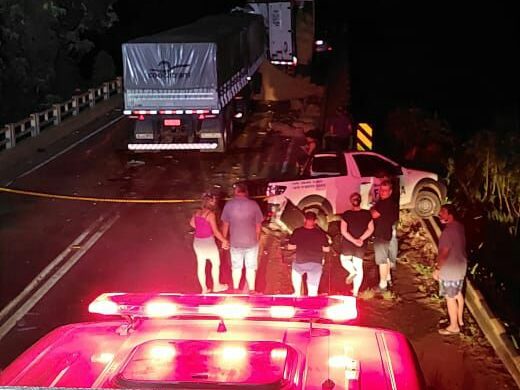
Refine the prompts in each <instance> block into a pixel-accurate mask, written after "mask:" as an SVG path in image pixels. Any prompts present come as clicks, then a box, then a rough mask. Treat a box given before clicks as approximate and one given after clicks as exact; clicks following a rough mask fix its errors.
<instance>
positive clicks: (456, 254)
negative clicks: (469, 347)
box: [433, 204, 468, 335]
mask: <svg viewBox="0 0 520 390" xmlns="http://www.w3.org/2000/svg"><path fill="white" fill-rule="evenodd" d="M455 215H456V212H455V208H454V207H453V205H451V204H446V205H443V206H442V207H441V210H440V211H439V218H440V219H441V222H442V223H444V224H445V225H446V226H445V228H444V230H443V231H442V234H441V236H440V238H439V254H438V257H437V267H436V269H435V271H434V272H433V278H434V279H436V280H438V281H439V295H440V296H445V297H446V303H447V306H448V316H449V319H450V324H449V325H448V326H447V327H446V328H443V329H439V333H440V334H442V335H451V334H458V333H460V328H461V326H463V325H464V319H463V312H464V296H463V295H462V286H463V284H464V278H465V277H466V270H467V267H468V260H467V257H466V237H465V233H464V226H463V225H462V224H461V223H460V222H459V221H457V220H456V218H455Z"/></svg>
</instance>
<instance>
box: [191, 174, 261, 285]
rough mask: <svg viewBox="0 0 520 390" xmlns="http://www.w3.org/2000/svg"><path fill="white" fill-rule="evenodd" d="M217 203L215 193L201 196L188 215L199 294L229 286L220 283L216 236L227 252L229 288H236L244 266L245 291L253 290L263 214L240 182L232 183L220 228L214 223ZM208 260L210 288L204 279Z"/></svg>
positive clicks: (215, 221)
mask: <svg viewBox="0 0 520 390" xmlns="http://www.w3.org/2000/svg"><path fill="white" fill-rule="evenodd" d="M217 203H218V199H217V196H216V195H215V194H211V193H207V194H204V195H203V197H202V205H201V208H200V209H198V210H196V211H195V213H194V214H193V216H192V217H191V221H190V225H191V226H192V227H193V228H194V229H195V231H194V239H193V249H194V251H195V255H196V257H197V278H198V281H199V284H200V287H201V292H202V294H206V293H208V292H211V291H212V292H221V291H225V290H228V289H229V286H228V285H226V284H222V283H220V252H219V250H218V247H217V243H216V240H215V238H216V239H218V240H219V241H220V242H221V243H222V248H223V249H225V250H229V252H230V256H231V277H232V281H233V290H235V291H236V290H238V288H239V284H240V279H241V278H242V271H243V268H244V266H245V270H246V275H245V276H246V283H247V287H248V290H249V292H254V291H255V281H256V270H257V268H258V244H259V240H260V232H261V227H262V221H263V215H262V212H261V210H260V207H259V206H258V204H257V203H256V202H255V201H254V200H251V199H249V197H248V190H247V186H246V185H245V184H244V183H237V184H235V185H234V193H233V198H232V199H230V200H229V201H227V202H226V204H225V206H224V209H223V210H222V215H221V220H222V230H220V229H219V224H218V223H217ZM208 260H209V262H210V263H211V277H212V279H213V281H212V282H213V283H212V285H213V288H212V289H211V290H210V288H209V287H208V283H207V280H206V262H207V261H208Z"/></svg>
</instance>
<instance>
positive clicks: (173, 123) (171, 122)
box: [163, 119, 181, 126]
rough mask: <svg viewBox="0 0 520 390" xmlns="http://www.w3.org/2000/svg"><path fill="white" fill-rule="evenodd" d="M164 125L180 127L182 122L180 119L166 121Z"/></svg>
mask: <svg viewBox="0 0 520 390" xmlns="http://www.w3.org/2000/svg"><path fill="white" fill-rule="evenodd" d="M163 123H164V126H180V125H181V120H180V119H165V120H164V122H163Z"/></svg>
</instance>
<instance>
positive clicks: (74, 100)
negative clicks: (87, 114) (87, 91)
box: [72, 95, 79, 116]
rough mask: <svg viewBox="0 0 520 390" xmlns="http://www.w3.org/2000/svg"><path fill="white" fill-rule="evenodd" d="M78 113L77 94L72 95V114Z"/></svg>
mask: <svg viewBox="0 0 520 390" xmlns="http://www.w3.org/2000/svg"><path fill="white" fill-rule="evenodd" d="M78 114H79V96H77V95H74V96H73V97H72V115H74V116H77V115H78Z"/></svg>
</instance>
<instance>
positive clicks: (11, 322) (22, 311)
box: [0, 214, 119, 340]
mask: <svg viewBox="0 0 520 390" xmlns="http://www.w3.org/2000/svg"><path fill="white" fill-rule="evenodd" d="M118 219H119V215H118V214H116V215H114V216H113V217H112V218H110V219H109V220H107V221H106V222H104V223H103V224H102V225H101V227H100V228H99V230H98V231H96V232H95V233H94V234H93V235H92V236H91V237H90V238H89V239H88V240H87V241H86V242H85V243H84V244H83V245H82V247H81V249H79V250H78V251H77V252H75V253H74V254H73V255H72V257H70V258H69V259H68V260H67V261H65V263H64V264H63V265H62V266H61V268H59V269H58V270H57V271H56V273H54V274H53V275H52V276H51V277H50V278H49V279H47V281H46V282H45V283H44V284H43V285H42V286H41V287H40V288H39V289H38V290H36V291H35V293H34V294H33V295H32V296H31V297H30V298H29V299H28V300H27V301H26V302H25V303H24V304H23V305H22V306H21V307H20V308H19V309H18V310H17V311H16V312H15V313H14V314H13V315H12V316H11V317H9V318H8V320H7V321H6V322H5V323H4V324H3V325H2V326H1V327H0V340H1V339H2V338H3V337H4V336H5V335H6V334H7V333H8V332H9V331H10V330H11V329H12V328H13V327H14V326H15V325H16V323H17V322H18V321H19V320H20V319H21V318H23V317H24V316H25V315H26V314H27V313H28V312H29V310H31V309H32V308H33V307H34V306H35V305H36V303H38V302H39V301H40V299H41V298H42V297H43V296H44V295H45V294H47V292H48V291H49V290H50V289H51V288H52V287H53V286H54V285H55V284H56V283H57V282H58V281H59V280H60V279H61V278H62V277H63V276H64V275H65V274H66V273H67V272H68V271H69V270H70V269H71V268H72V267H73V266H74V265H75V264H76V263H77V262H78V260H79V259H81V257H82V256H83V255H84V254H85V253H86V252H87V251H88V250H89V249H90V248H91V247H92V246H93V245H94V244H95V243H96V242H97V241H98V240H99V239H100V238H101V237H102V236H103V234H104V233H105V232H106V231H107V230H108V229H110V227H111V226H112V225H113V224H114V223H115V222H116V221H117V220H118Z"/></svg>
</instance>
